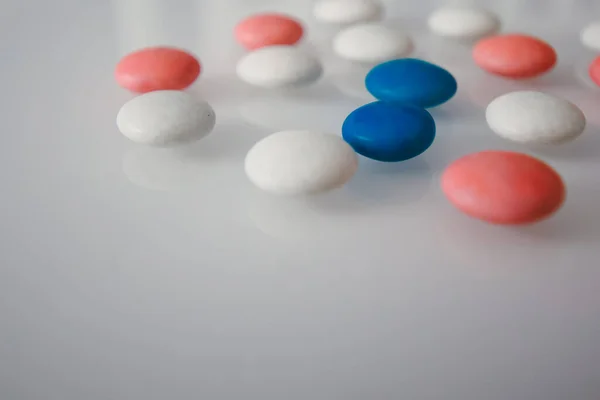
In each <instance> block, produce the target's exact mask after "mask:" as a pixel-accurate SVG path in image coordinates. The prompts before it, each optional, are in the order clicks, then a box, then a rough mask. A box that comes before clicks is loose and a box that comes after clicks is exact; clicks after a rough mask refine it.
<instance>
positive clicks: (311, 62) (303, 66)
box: [237, 46, 323, 88]
mask: <svg viewBox="0 0 600 400" xmlns="http://www.w3.org/2000/svg"><path fill="white" fill-rule="evenodd" d="M322 73H323V68H322V66H321V63H320V62H319V60H317V59H316V58H315V57H313V56H311V55H310V54H307V53H305V52H304V51H302V50H301V49H300V48H298V47H295V46H269V47H263V48H260V49H258V50H254V51H252V52H251V53H249V54H247V55H246V56H244V57H243V58H242V59H241V60H240V61H239V62H238V64H237V74H238V76H239V78H240V79H241V80H243V81H245V82H247V83H249V84H251V85H255V86H262V87H266V88H276V87H286V86H301V85H307V84H310V83H313V82H314V81H316V80H317V79H319V77H320V76H321V74H322Z"/></svg>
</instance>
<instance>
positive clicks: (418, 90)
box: [115, 0, 600, 224]
mask: <svg viewBox="0 0 600 400" xmlns="http://www.w3.org/2000/svg"><path fill="white" fill-rule="evenodd" d="M383 11H384V10H383V7H382V5H381V4H380V3H378V2H377V0H319V1H317V2H316V4H315V5H314V10H313V12H314V18H315V19H317V20H318V21H320V22H322V23H327V24H335V25H337V26H340V27H341V29H340V31H339V32H338V33H337V34H336V35H335V37H334V39H333V42H332V48H333V50H334V52H335V53H336V54H337V55H338V56H339V57H341V58H343V59H346V60H348V61H350V62H355V63H362V64H365V63H366V64H370V65H375V66H374V67H373V68H372V69H371V70H370V72H369V73H368V74H367V76H366V79H365V86H366V89H367V90H368V91H369V92H370V93H371V94H372V95H373V97H374V98H375V99H377V100H376V101H374V102H372V103H369V104H366V105H364V106H362V107H359V108H358V109H356V110H354V111H353V112H352V113H350V115H348V117H347V118H346V120H345V121H344V123H343V126H342V127H341V133H342V137H340V136H339V135H333V134H326V133H320V132H313V131H301V130H288V131H283V132H277V133H274V134H272V135H270V136H268V137H266V138H264V139H262V140H261V141H259V142H258V143H256V144H255V145H254V146H253V147H252V148H251V149H250V150H249V151H248V154H247V156H246V160H245V170H246V174H247V176H248V178H249V179H250V181H252V182H253V183H254V184H255V185H256V186H257V187H259V188H261V189H263V190H265V191H268V192H271V193H275V194H286V195H300V194H311V193H318V192H324V191H328V190H332V189H334V188H338V187H340V186H342V185H344V184H345V183H346V182H348V181H349V180H350V179H351V178H352V176H353V175H354V173H355V172H356V170H357V168H358V156H357V154H360V155H362V156H364V157H368V158H371V159H374V160H377V161H382V162H401V161H404V160H408V159H411V158H413V157H416V156H418V155H420V154H421V153H423V152H425V151H426V150H427V149H428V148H429V147H430V146H431V144H432V143H433V141H434V139H435V134H436V125H435V121H434V119H433V117H432V116H431V115H430V113H429V112H428V111H427V108H431V107H436V106H439V105H441V104H443V103H445V102H447V101H449V100H450V99H451V98H452V97H453V96H454V94H455V93H456V91H457V82H456V80H455V78H454V77H453V76H452V74H450V73H449V72H448V71H446V70H445V69H444V68H442V67H440V66H437V65H434V64H431V63H429V62H427V61H424V60H419V59H414V58H407V56H408V55H409V54H410V53H411V52H412V51H413V47H414V46H413V41H412V40H411V37H410V36H409V35H407V34H406V33H405V32H400V31H398V30H397V29H393V28H390V27H389V26H386V25H384V24H382V23H380V22H378V21H379V20H380V19H382V16H383ZM428 26H429V29H430V30H431V31H432V32H433V33H434V34H436V35H440V36H444V37H446V38H450V39H453V40H458V41H461V42H464V43H466V44H469V45H470V44H471V43H472V45H473V49H472V54H473V59H474V61H475V63H476V64H477V65H478V66H479V67H481V68H482V69H483V70H485V71H486V72H488V73H490V74H494V75H497V76H500V77H504V78H506V79H524V78H534V77H537V76H540V75H542V74H545V73H547V72H549V71H550V70H551V69H552V68H553V67H554V66H555V64H556V63H557V55H556V52H555V50H554V49H553V48H552V46H550V45H549V44H548V43H546V42H544V41H543V40H541V39H538V38H535V37H532V36H528V35H524V34H499V33H498V32H499V30H500V20H499V18H498V17H497V16H496V15H494V14H493V13H491V12H489V11H486V10H481V9H477V8H468V7H444V8H441V9H438V10H436V11H435V12H434V13H432V14H431V16H430V17H429V19H428ZM303 33H304V28H303V26H302V24H301V23H300V22H299V21H297V20H296V19H294V18H292V17H290V16H286V15H282V14H260V15H254V16H250V17H248V18H246V19H245V20H243V21H241V22H240V23H239V24H238V25H237V26H236V28H235V32H234V36H235V38H236V40H237V41H238V42H239V44H241V45H242V46H243V47H245V48H246V49H247V50H248V53H247V54H246V55H245V56H243V57H242V59H241V60H240V61H239V62H238V64H237V70H236V71H237V75H238V77H239V79H241V80H242V81H244V82H246V83H247V84H250V85H254V86H259V87H263V88H269V89H276V88H290V87H292V88H293V87H298V86H303V85H309V84H311V83H313V82H315V81H317V80H318V79H319V78H320V77H321V76H322V74H323V66H322V64H321V62H320V60H319V59H318V58H316V57H314V56H313V55H312V54H310V53H308V52H306V51H305V50H303V49H302V48H301V47H299V46H296V44H297V43H298V42H299V41H300V40H301V39H302V37H303ZM581 40H582V43H583V44H584V45H585V46H587V47H589V48H592V49H594V50H595V51H599V52H600V23H596V24H592V25H590V26H589V27H587V28H585V29H584V30H583V31H582V34H581ZM200 72H201V65H200V63H199V61H198V60H197V59H196V58H195V57H194V56H193V55H191V54H190V53H188V52H186V51H184V50H181V49H176V48H167V47H154V48H146V49H141V50H139V51H136V52H134V53H132V54H129V55H127V56H126V57H124V58H123V59H122V60H121V61H120V62H119V63H118V65H117V68H116V72H115V75H116V79H117V82H118V83H119V84H120V85H121V86H122V87H124V88H126V89H129V90H131V91H132V92H135V93H140V94H141V95H140V96H138V97H136V98H134V99H132V100H131V101H129V102H128V103H126V104H125V105H124V106H123V107H122V108H121V110H120V111H119V114H118V116H117V125H118V128H119V130H120V131H121V132H122V133H123V135H125V136H126V137H127V138H129V139H131V140H132V141H134V142H137V143H142V144H148V145H155V146H165V145H172V144H179V143H189V142H191V141H195V140H198V139H200V138H202V137H204V136H206V135H208V134H209V133H210V132H211V131H212V130H213V128H214V126H215V112H214V111H213V109H212V108H211V106H210V105H209V104H208V103H206V102H205V101H202V100H199V99H197V98H195V97H194V96H192V95H190V94H188V93H186V92H184V91H183V90H184V89H186V88H187V87H189V86H190V85H192V84H193V83H194V82H195V81H196V79H197V78H198V76H199V75H200ZM589 74H590V77H591V79H592V80H593V81H594V82H596V83H597V84H598V85H600V57H598V58H596V59H595V60H594V61H593V63H592V65H591V66H590V68H589ZM485 116H486V120H487V123H488V125H489V127H490V129H491V130H492V131H493V132H495V133H496V134H498V135H499V136H501V137H503V138H505V139H508V140H512V141H514V142H519V143H523V144H532V143H533V144H537V143H547V144H561V143H564V142H567V141H571V140H573V139H575V138H577V137H578V136H579V135H581V133H582V132H583V131H584V129H585V126H586V119H585V116H584V114H583V113H582V112H581V110H580V109H579V108H578V107H577V106H576V105H574V104H572V103H570V102H569V101H567V100H565V99H562V98H559V97H556V96H553V95H550V94H546V93H542V92H537V91H517V92H511V93H507V94H504V95H502V96H500V97H498V98H496V99H494V100H493V101H492V102H491V103H490V104H489V105H488V106H487V109H486V112H485ZM299 123H301V121H299ZM441 185H442V189H443V192H444V193H445V195H446V197H447V198H448V200H449V201H450V202H451V203H452V204H453V205H455V206H456V207H457V208H458V209H460V210H462V211H463V212H465V213H466V214H468V215H471V216H473V217H476V218H479V219H482V220H485V221H488V222H492V223H498V224H524V223H531V222H535V221H538V220H540V219H543V218H546V217H548V216H550V215H551V214H553V213H554V212H555V211H557V210H558V209H559V208H560V206H561V205H562V203H563V202H564V199H565V186H564V184H563V181H562V179H561V178H560V176H559V175H558V174H557V173H556V172H555V171H554V170H553V169H552V168H551V167H550V166H548V165H547V164H545V163H544V162H542V161H540V160H538V159H536V158H534V157H532V156H529V155H526V154H522V153H516V152H507V151H484V152H479V153H475V154H470V155H466V156H464V157H462V158H460V159H458V160H456V161H454V162H453V163H451V164H450V165H449V166H448V167H447V169H446V170H445V172H444V173H443V175H442V179H441Z"/></svg>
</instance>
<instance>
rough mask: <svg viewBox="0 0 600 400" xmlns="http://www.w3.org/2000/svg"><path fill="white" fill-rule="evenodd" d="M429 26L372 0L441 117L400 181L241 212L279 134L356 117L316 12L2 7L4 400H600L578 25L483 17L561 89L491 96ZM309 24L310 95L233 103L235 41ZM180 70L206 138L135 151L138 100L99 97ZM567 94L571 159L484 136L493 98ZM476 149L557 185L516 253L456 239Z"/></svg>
mask: <svg viewBox="0 0 600 400" xmlns="http://www.w3.org/2000/svg"><path fill="white" fill-rule="evenodd" d="M440 3H441V2H439V1H438V2H436V1H431V0H419V1H414V0H410V1H409V0H389V1H387V2H386V4H387V21H388V22H389V23H390V24H392V25H394V26H397V27H399V28H403V29H406V30H408V31H409V32H411V34H412V35H413V36H414V38H415V41H416V46H417V52H416V53H415V55H416V56H418V57H424V58H426V59H428V60H431V61H435V62H438V63H441V64H442V65H445V66H446V67H447V68H449V69H450V70H451V71H452V72H453V73H454V74H455V75H456V77H457V79H458V81H459V93H458V94H457V96H456V97H455V98H454V99H453V100H452V101H451V102H449V103H447V104H445V105H443V106H442V107H440V108H438V109H434V110H432V114H433V115H434V117H435V119H436V122H437V124H438V137H437V139H436V141H435V142H434V144H433V146H432V147H431V148H430V149H429V150H428V151H427V152H426V153H425V154H424V155H422V156H421V157H419V158H417V159H414V160H411V161H407V162H404V163H399V164H379V163H375V162H369V161H368V160H365V159H361V165H360V169H359V172H358V174H357V175H356V177H355V178H354V179H353V180H352V181H351V182H350V183H349V184H348V186H347V187H345V188H344V189H342V190H339V191H336V192H334V193H331V194H329V195H325V196H320V197H317V198H312V199H305V200H290V199H278V198H273V197H271V196H268V195H265V194H262V193H259V192H258V190H256V189H254V188H253V187H252V186H251V184H250V183H249V182H248V181H247V179H246V177H245V176H244V171H243V159H244V155H245V153H246V151H247V150H248V149H249V148H250V147H251V145H252V144H253V143H254V142H256V141H257V140H259V139H260V138H262V137H264V136H266V135H267V134H269V133H272V132H275V131H277V130H282V129H303V128H307V129H318V130H323V131H330V132H333V133H338V134H339V133H340V127H341V124H342V122H343V120H344V118H345V117H346V115H347V114H348V113H349V112H351V111H352V110H353V109H354V108H356V107H358V106H360V105H362V104H364V103H366V102H368V101H370V100H369V96H368V95H367V94H365V92H364V89H363V88H362V82H361V79H362V78H363V77H364V72H365V70H364V69H361V68H358V67H356V66H351V65H347V64H345V63H343V62H341V61H339V60H336V58H335V57H333V56H332V55H331V54H330V50H329V43H330V39H331V35H332V34H333V33H334V30H333V29H329V28H325V27H322V26H319V24H317V23H315V22H314V21H313V20H312V19H311V18H310V12H311V3H310V2H309V1H308V0H306V1H300V0H298V1H291V0H288V1H284V0H272V1H266V0H238V1H234V0H213V1H200V0H198V1H192V0H188V1H176V0H170V1H169V0H162V1H161V0H115V1H113V2H109V1H93V0H78V1H76V0H53V1H46V0H39V1H34V0H30V1H19V0H14V1H11V0H4V1H1V2H0V72H2V74H1V75H0V88H1V90H2V95H1V97H0V101H1V105H2V107H0V121H1V122H2V125H1V126H2V130H1V135H2V138H3V141H2V145H1V146H0V167H1V168H0V180H1V183H2V194H1V197H0V206H1V207H0V213H1V214H0V221H1V227H2V228H1V231H0V232H1V235H2V236H1V239H2V240H1V241H0V263H1V264H0V398H1V399H2V400H38V399H39V400H71V399H73V400H137V399H140V400H142V399H143V400H155V399H156V400H159V399H160V400H167V399H168V400H179V399H205V400H219V399H228V400H229V399H232V400H233V399H236V400H237V399H257V400H258V399H260V400H271V399H273V400H275V399H277V400H296V399H298V400H337V399H340V400H354V399H357V400H387V399H390V400H391V399H394V400H396V399H407V400H417V399H434V400H437V399H440V400H442V399H443V400H476V399H478V400H507V399H510V400H597V399H598V398H600V262H599V257H600V250H599V248H598V245H599V242H600V240H599V239H600V212H599V205H600V186H599V185H600V153H599V152H600V89H598V88H594V87H592V86H590V83H589V81H587V80H586V79H585V78H582V76H583V75H584V72H585V69H586V66H587V63H588V62H589V60H590V59H591V57H592V54H589V53H586V51H585V50H584V49H582V47H581V45H580V43H579V39H578V32H579V30H580V29H581V27H582V26H583V25H584V24H585V23H587V22H589V21H590V20H593V19H595V18H600V3H598V2H597V1H596V0H587V1H561V0H557V1H555V2H552V1H549V0H528V1H522V0H519V1H517V0H502V1H495V2H492V1H490V2H489V3H490V5H491V8H492V9H494V10H495V11H497V12H498V13H499V14H500V16H501V17H502V19H503V22H504V30H505V31H507V32H508V31H512V32H516V31H519V32H526V33H532V34H535V35H539V36H541V37H543V38H545V39H546V40H548V41H549V42H550V43H551V44H552V45H554V46H555V47H556V48H557V50H558V53H559V59H560V62H559V65H558V67H557V68H556V69H555V70H554V71H553V72H552V73H551V74H549V75H547V76H545V77H543V78H541V79H538V80H534V81H528V82H521V83H514V82H508V81H504V80H501V79H496V78H492V77H489V76H486V75H485V74H484V73H483V72H481V71H479V70H478V69H477V68H476V67H475V66H474V65H473V64H472V61H471V58H470V55H469V48H468V46H462V45H453V44H449V43H444V42H443V41H439V40H435V39H434V38H432V37H431V36H430V35H429V34H428V33H427V30H426V28H425V18H426V15H427V14H428V13H429V12H430V11H431V10H433V9H434V8H435V6H436V4H440ZM269 10H276V11H283V12H288V13H290V14H293V15H296V16H298V17H299V18H301V19H303V20H304V22H305V25H306V27H307V31H308V35H307V38H306V40H305V41H304V42H303V43H302V46H304V47H306V48H307V50H309V51H314V52H316V53H317V54H319V55H320V56H321V57H322V58H323V61H324V63H325V65H326V75H325V77H324V78H323V79H322V80H321V81H320V82H319V83H318V84H316V85H314V86H311V87H309V88H306V89H302V90H297V91H293V92H290V93H281V92H264V91H259V90H254V89H251V88H248V87H246V86H244V85H242V84H240V83H239V82H238V81H237V79H236V78H235V76H234V70H235V62H236V60H237V59H238V58H239V57H240V56H241V55H242V54H243V51H242V50H241V49H240V48H239V47H238V46H237V45H236V44H235V43H234V41H233V38H232V29H233V26H234V25H235V22H236V21H238V20H239V19H240V18H242V17H243V16H246V15H248V14H250V13H252V12H258V11H269ZM153 44H169V45H176V46H180V47H183V48H187V49H189V50H190V51H192V52H194V53H195V54H197V55H198V56H199V57H200V59H201V61H202V63H203V65H204V70H203V74H202V76H201V78H200V80H199V81H198V82H197V84H196V85H194V87H193V88H191V92H193V93H194V94H196V95H197V96H199V97H202V98H205V99H207V100H208V101H209V102H210V103H211V104H212V105H213V106H214V108H215V111H216V113H217V127H216V129H215V131H214V132H213V134H212V135H211V136H210V137H208V138H207V139H205V140H202V141H200V142H199V143H197V144H195V145H192V146H189V147H186V148H180V149H171V150H155V149H150V148H146V147H140V146H136V145H134V144H133V143H130V142H128V141H127V140H126V139H125V138H124V137H122V136H121V135H120V134H119V133H118V131H117V129H116V126H115V116H116V113H117V111H118V109H119V108H120V106H121V105H122V104H123V103H124V102H125V101H127V100H128V99H130V98H132V95H131V94H129V93H127V92H126V91H124V90H123V89H120V88H119V87H118V86H117V85H116V83H115V82H114V78H113V70H114V66H115V64H116V62H117V61H118V60H119V58H120V57H121V56H122V55H124V54H126V53H127V52H129V51H131V50H133V49H136V48H139V47H142V46H146V45H153ZM532 87H533V88H538V89H540V90H545V91H548V92H551V93H557V94H561V95H563V96H565V97H567V98H568V99H570V100H572V101H574V102H575V103H577V104H578V105H579V106H580V107H581V108H582V109H583V110H584V112H585V113H586V115H587V117H588V120H589V127H588V129H587V130H586V132H585V134H584V135H583V136H582V137H581V138H579V139H578V140H577V141H575V142H573V143H570V144H567V145H564V146H560V147H553V148H535V149H526V148H522V147H519V146H516V145H513V144H511V143H508V142H506V141H503V140H502V139H500V138H498V137H496V136H495V135H494V134H492V133H491V132H490V130H489V129H488V128H487V126H486V125H485V122H484V114H483V112H484V107H485V106H486V104H487V103H488V102H489V101H490V100H491V99H492V98H494V97H495V96H497V95H499V94H501V93H504V92H507V91H510V90H513V89H518V88H532ZM483 149H521V150H523V151H527V152H529V153H532V154H534V155H536V156H538V157H540V158H542V159H544V160H546V161H547V162H549V163H550V164H551V165H552V166H554V167H555V168H556V169H557V170H558V171H559V172H560V173H561V175H562V176H563V177H564V179H565V181H566V183H567V187H568V199H567V202H566V204H565V206H564V208H563V209H562V210H561V211H560V212H559V213H558V214H557V215H556V216H555V217H554V218H552V219H549V220H547V221H544V222H542V223H539V224H536V225H533V226H529V227H522V228H510V227H497V226H491V225H487V224H484V223H481V222H479V221H475V220H471V219H469V218H468V217H466V216H464V215H461V214H460V213H459V212H457V211H456V210H455V209H453V208H452V207H451V206H450V205H449V204H448V203H447V202H446V201H445V199H444V197H443V195H442V194H441V192H440V189H439V177H440V174H441V172H442V171H443V169H444V167H445V166H446V165H447V164H448V163H449V162H451V161H452V160H454V159H456V158H458V157H460V156H461V155H464V154H467V153H470V152H474V151H478V150H483Z"/></svg>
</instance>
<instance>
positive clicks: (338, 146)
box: [245, 131, 358, 195]
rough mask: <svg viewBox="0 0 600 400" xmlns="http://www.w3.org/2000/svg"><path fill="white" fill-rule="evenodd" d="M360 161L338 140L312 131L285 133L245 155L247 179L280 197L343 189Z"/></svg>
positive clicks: (338, 138) (274, 135)
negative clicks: (341, 187)
mask: <svg viewBox="0 0 600 400" xmlns="http://www.w3.org/2000/svg"><path fill="white" fill-rule="evenodd" d="M357 167H358V158H357V156H356V153H355V152H354V151H353V150H352V148H351V147H350V146H348V144H347V143H346V142H344V141H343V140H342V138H340V137H339V136H335V135H331V134H326V133H320V132H312V131H282V132H277V133H274V134H272V135H270V136H267V137H266V138H264V139H262V140H261V141H259V142H258V143H256V144H255V145H254V146H253V147H252V148H251V149H250V151H249V152H248V154H247V155H246V161H245V169H246V174H247V175H248V178H249V179H250V181H251V182H252V183H254V184H255V185H256V186H257V187H259V188H260V189H262V190H265V191H267V192H271V193H274V194H281V195H299V194H312V193H318V192H324V191H328V190H332V189H335V188H337V187H340V186H342V185H344V184H345V183H346V182H347V181H348V180H350V178H352V176H353V175H354V173H355V172H356V169H357Z"/></svg>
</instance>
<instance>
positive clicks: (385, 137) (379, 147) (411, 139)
mask: <svg viewBox="0 0 600 400" xmlns="http://www.w3.org/2000/svg"><path fill="white" fill-rule="evenodd" d="M342 136H343V137H344V140H345V141H346V142H348V144H349V145H350V146H352V148H354V151H356V152H357V153H358V154H362V155H363V156H365V157H369V158H372V159H374V160H378V161H386V162H395V161H403V160H408V159H409V158H413V157H416V156H418V155H419V154H421V153H423V152H424V151H425V150H427V149H428V148H429V146H431V143H433V139H434V138H435V121H434V120H433V118H432V117H431V114H429V113H428V112H427V110H425V109H423V108H420V107H415V106H411V105H408V104H401V103H391V102H383V101H376V102H374V103H369V104H366V105H364V106H362V107H360V108H357V109H356V110H354V111H352V112H351V113H350V115H348V117H347V118H346V120H345V121H344V125H343V126H342Z"/></svg>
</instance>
